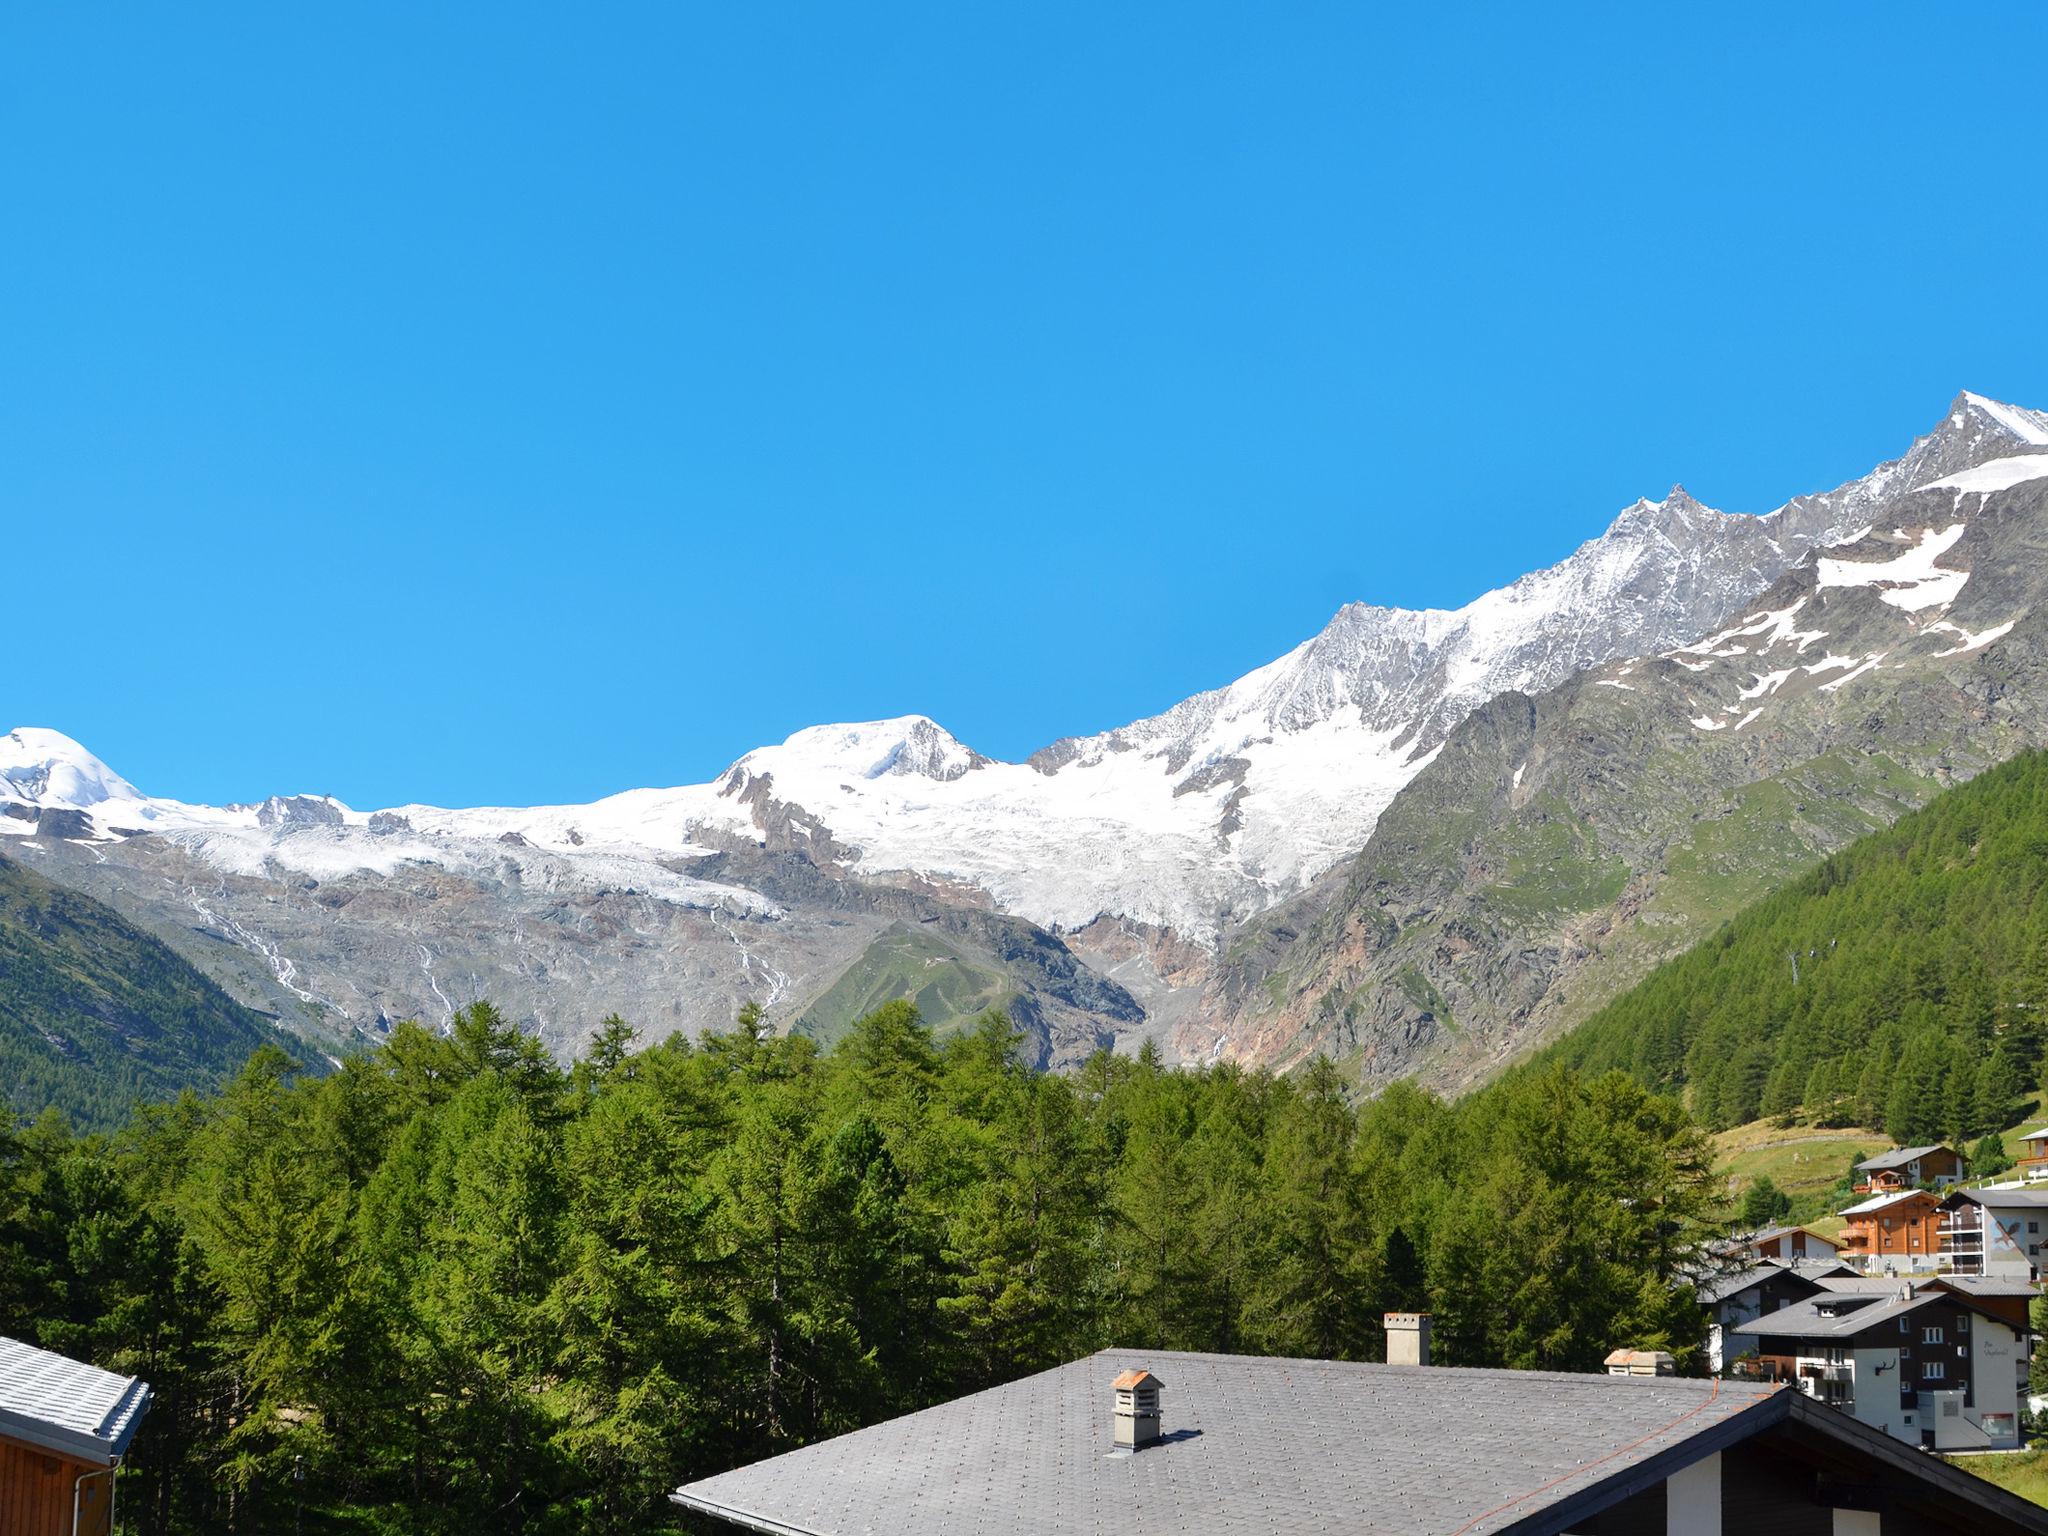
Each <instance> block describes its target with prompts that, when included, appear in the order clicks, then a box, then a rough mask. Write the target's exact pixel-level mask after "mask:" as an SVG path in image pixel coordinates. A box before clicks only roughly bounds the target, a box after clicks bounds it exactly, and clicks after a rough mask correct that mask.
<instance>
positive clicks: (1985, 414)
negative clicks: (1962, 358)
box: [1948, 389, 2048, 448]
mask: <svg viewBox="0 0 2048 1536" xmlns="http://www.w3.org/2000/svg"><path fill="white" fill-rule="evenodd" d="M1972 415H1974V416H1977V417H1980V418H1982V419H1984V420H1986V421H1989V422H1990V423H1991V424H1992V425H1993V426H1994V427H1996V428H1997V429H1998V430H1999V431H2001V432H2003V433H2005V434H2006V435H2007V436H2009V437H2012V438H2015V439H2017V440H2018V441H2020V442H2022V443H2025V444H2026V445H2027V446H2028V447H2030V448H2048V411H2034V410H2029V409H2028V408H2027V407H2025V406H2023V405H2008V404H2006V403H2005V402H2004V401H2002V400H1993V399H1992V398H1990V396H1988V395H1979V394H1975V393H1973V392H1971V391H1970V390H1967V389H1966V390H1964V391H1963V392H1962V393H1960V394H1959V395H1957V396H1956V397H1955V400H1954V401H1953V402H1952V403H1951V404H1950V405H1949V417H1948V421H1949V423H1950V424H1960V423H1959V422H1958V421H1957V418H1959V417H1968V416H1972Z"/></svg>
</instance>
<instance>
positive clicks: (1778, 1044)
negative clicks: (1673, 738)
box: [1551, 752, 2048, 1143]
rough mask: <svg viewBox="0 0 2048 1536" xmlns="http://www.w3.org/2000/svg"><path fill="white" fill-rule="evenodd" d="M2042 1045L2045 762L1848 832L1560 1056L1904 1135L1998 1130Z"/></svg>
mask: <svg viewBox="0 0 2048 1536" xmlns="http://www.w3.org/2000/svg"><path fill="white" fill-rule="evenodd" d="M2044 1040H2048V754H2043V753H2039V752H2030V753H2026V754H2024V755H2022V756H2020V757H2018V758H2015V759H2014V760H2013V761H2011V762H2009V763H2006V764H2003V765H2002V766H2000V767H1997V768H1994V769H1992V770H1990V771H1989V772H1987V773H1985V774H1983V775H1981V776H1980V777H1978V778H1976V779H1973V780H1972V781H1970V782H1969V783H1968V784H1965V785H1963V786H1961V787H1959V788H1957V789H1953V790H1950V791H1948V792H1947V793H1945V794H1943V795H1941V796H1940V797H1939V798H1937V799H1936V800H1935V801H1934V802H1933V803H1932V804H1930V805H1928V806H1927V807H1926V808H1925V809H1923V810H1920V811H1916V812H1914V813H1913V814H1911V815H1909V816H1906V817H1904V818H1902V819H1901V820H1900V821H1899V822H1898V823H1897V824H1896V825H1894V826H1892V827H1890V828H1888V829H1886V830H1884V831H1881V832H1877V833H1873V834H1872V835H1871V836H1869V837H1866V838H1863V839H1861V840H1859V841H1857V842H1856V843H1853V844H1851V845H1850V846H1849V847H1848V848H1846V849H1844V850H1843V851H1842V852H1840V853H1839V854H1836V855H1835V856H1833V857H1831V858H1828V859H1826V860H1823V861H1822V862H1821V864H1820V865H1819V866H1818V867H1817V868H1816V869H1814V870H1813V871H1812V872H1810V873H1809V874H1807V875H1805V876H1804V877H1802V878H1801V879H1799V880H1798V881H1795V882H1794V883H1793V884H1791V885H1790V886H1788V887H1787V888H1785V889H1784V890H1782V891H1779V892H1777V893H1776V894H1774V895H1772V896H1768V897H1766V898H1764V899H1763V900H1762V901H1759V902H1757V903H1756V904H1755V905H1754V906H1752V907H1750V908H1748V909H1746V910H1745V911H1744V912H1743V913H1742V914H1741V915H1740V916H1738V917H1737V918H1736V919H1735V920H1734V921H1733V922H1731V923H1730V924H1729V925H1728V926H1727V927H1725V928H1723V929H1722V930H1721V931H1720V932H1719V933H1718V934H1716V935H1714V936H1713V937H1711V938H1709V939H1707V940H1706V941H1704V942H1703V943H1701V944H1699V945H1698V946H1697V947H1695V948H1694V949H1692V950H1690V951H1688V952H1687V953H1686V954H1684V955H1682V956H1680V957H1679V958H1678V959H1676V960H1673V961H1671V962H1670V963H1669V964H1667V965H1665V966H1663V967H1661V968H1660V969H1659V970H1657V971H1655V972H1653V973H1652V974H1651V975H1650V976H1649V977H1647V978H1646V979H1645V980H1644V981H1643V982H1641V983H1640V984H1639V985H1637V986H1636V987H1634V988H1633V989H1632V990H1630V991H1628V992H1626V993H1624V994H1623V995H1622V996H1621V997H1619V998H1617V999H1616V1000H1615V1001H1614V1002H1613V1003H1610V1004H1609V1005H1608V1006H1607V1007H1606V1008H1605V1009H1603V1010H1602V1011H1601V1012H1600V1013H1598V1014H1595V1015H1594V1016H1593V1017H1592V1018H1591V1019H1589V1020H1588V1021H1587V1022H1586V1023H1585V1024H1584V1025H1583V1026H1581V1027H1580V1028H1579V1029H1578V1030H1577V1031H1575V1032H1574V1033H1573V1034H1571V1035H1569V1036H1567V1037H1566V1038H1565V1040H1564V1041H1563V1042H1561V1043H1560V1044H1559V1045H1558V1046H1557V1047H1556V1048H1555V1049H1554V1050H1553V1052H1552V1053H1551V1054H1552V1056H1553V1057H1554V1058H1555V1059H1559V1060H1563V1061H1566V1062H1570V1063H1572V1064H1574V1065H1578V1066H1581V1067H1584V1068H1587V1069H1589V1070H1595V1071H1598V1070H1604V1069H1608V1068H1616V1067H1618V1068H1621V1069H1623V1070H1626V1071H1628V1072H1630V1073H1632V1074H1634V1075H1635V1076H1636V1077H1638V1078H1640V1079H1641V1080H1642V1081H1644V1082H1646V1083H1649V1084H1652V1085H1655V1086H1658V1087H1662V1088H1668V1089H1673V1090H1677V1089H1684V1090H1685V1091H1686V1092H1687V1093H1688V1096H1689V1098H1688V1102H1689V1103H1690V1105H1691V1107H1692V1109H1693V1111H1694V1113H1695V1114H1697V1115H1698V1117H1699V1118H1700V1119H1701V1120H1702V1121H1703V1122H1704V1123H1705V1124H1707V1125H1708V1126H1710V1127H1712V1128H1715V1129H1721V1128H1724V1127H1727V1126H1732V1125H1739V1124H1743V1123H1745V1122H1747V1121H1750V1120H1754V1119H1757V1118H1758V1117H1760V1116H1766V1115H1768V1116H1799V1117H1803V1118H1808V1119H1812V1120H1815V1121H1817V1122H1819V1123H1821V1124H1824V1125H1870V1126H1877V1127H1881V1128H1882V1129H1883V1130H1884V1131H1885V1133H1886V1134H1887V1135H1889V1136H1891V1137H1892V1138H1893V1139H1894V1140H1895V1141H1898V1142H1900V1143H1918V1142H1933V1141H1943V1140H1954V1141H1960V1140H1962V1139H1964V1138H1974V1137H1979V1136H1982V1135H1984V1134H1986V1133H1989V1132H1993V1131H1997V1130H2001V1129H2003V1128H2004V1127H2006V1126H2008V1125H2010V1124H2011V1123H2012V1117H2013V1115H2014V1114H2015V1113H2016V1112H2017V1110H2018V1107H2019V1105H2020V1104H2021V1103H2022V1102H2023V1101H2024V1100H2025V1098H2026V1096H2027V1095H2028V1094H2029V1093H2030V1092H2031V1091H2032V1090H2033V1089H2034V1088H2035V1086H2036V1085H2037V1084H2038V1082H2039V1078H2040V1071H2041V1058H2042V1048H2043V1043H2044Z"/></svg>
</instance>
